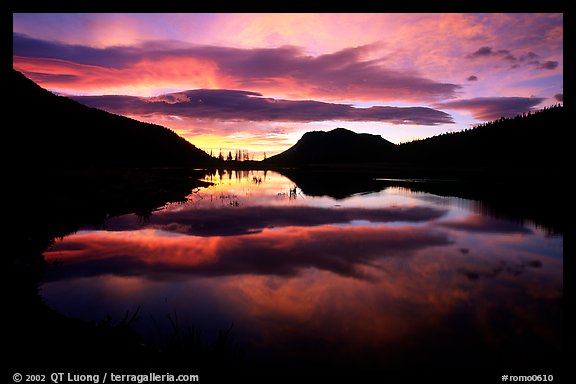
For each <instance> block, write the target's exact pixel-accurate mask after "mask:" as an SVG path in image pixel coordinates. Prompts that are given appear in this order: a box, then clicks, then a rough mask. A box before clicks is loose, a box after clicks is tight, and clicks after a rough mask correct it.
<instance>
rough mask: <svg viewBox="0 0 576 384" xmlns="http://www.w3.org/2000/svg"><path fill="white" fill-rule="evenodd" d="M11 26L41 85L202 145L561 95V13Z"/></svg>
mask: <svg viewBox="0 0 576 384" xmlns="http://www.w3.org/2000/svg"><path fill="white" fill-rule="evenodd" d="M13 32H14V35H13V66H14V68H15V69H16V70H18V71H21V72H23V73H24V74H25V75H26V76H28V77H29V78H31V79H32V80H34V81H35V82H37V83H38V84H39V85H41V86H42V87H44V88H47V89H49V90H51V91H52V92H54V93H57V94H64V95H68V96H71V97H73V98H74V99H75V100H77V101H79V102H81V103H84V104H86V105H89V106H94V107H98V108H101V109H104V110H107V111H110V112H113V113H117V114H122V115H126V116H129V117H132V118H135V119H138V120H142V121H147V122H153V123H157V124H160V125H163V126H166V127H169V128H171V129H173V130H174V131H176V132H177V133H178V134H180V135H181V136H183V137H185V138H186V139H188V140H189V141H190V142H192V143H193V144H195V145H196V146H198V147H199V148H202V149H204V150H206V151H207V152H210V150H211V149H213V150H214V151H215V152H217V151H218V150H219V149H220V148H222V149H223V150H224V151H228V150H235V149H247V150H249V151H251V152H253V153H255V154H256V158H259V157H261V156H262V154H263V153H264V152H266V153H267V154H268V155H271V154H274V153H277V152H279V151H282V150H284V149H286V148H288V147H289V146H290V145H292V144H294V143H295V142H296V141H297V140H298V139H299V138H300V137H301V135H302V134H303V133H304V132H307V131H312V130H330V129H333V128H336V127H344V128H348V129H351V130H354V131H356V132H367V133H373V134H378V135H381V136H382V137H384V138H385V139H387V140H389V141H392V142H394V143H400V142H405V141H409V140H412V139H416V138H424V137H428V136H433V135H437V134H439V133H443V132H449V131H458V130H462V129H466V128H469V127H471V126H473V125H476V124H478V123H481V122H483V121H488V120H493V119H497V118H499V117H502V116H514V115H516V114H519V113H523V112H527V111H530V110H537V109H540V108H543V107H545V106H549V105H554V104H557V103H559V102H562V100H563V15H562V14H553V13H545V14H532V13H529V14H520V13H514V14H495V13H490V14H456V13H448V14H441V13H431V14H415V13H410V14H402V13H392V14H385V13H370V14H362V13H351V14H347V13H346V14H344V13H323V14H311V13H299V14H287V13H272V14H266V13H258V14H249V13H215V14H210V13H201V14H150V13H141V14H119V13H99V14H71V13H67V14H57V13H47V14H31V13H24V14H14V15H13ZM78 129H82V127H79V128H78Z"/></svg>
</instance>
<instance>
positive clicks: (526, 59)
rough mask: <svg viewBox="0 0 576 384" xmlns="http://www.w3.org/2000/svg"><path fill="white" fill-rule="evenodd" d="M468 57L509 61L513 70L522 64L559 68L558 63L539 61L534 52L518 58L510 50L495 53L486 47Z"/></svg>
mask: <svg viewBox="0 0 576 384" xmlns="http://www.w3.org/2000/svg"><path fill="white" fill-rule="evenodd" d="M466 57H467V58H469V59H478V58H490V57H496V58H498V59H502V60H507V61H509V62H511V63H512V67H511V68H518V67H519V66H520V63H523V64H526V65H531V66H533V67H534V68H536V69H556V68H557V67H558V62H557V61H553V60H548V61H540V60H538V58H539V57H540V56H539V55H537V54H536V53H534V52H528V53H526V54H523V55H521V56H520V57H516V56H514V55H513V54H512V53H511V52H510V50H508V49H500V50H498V51H494V50H493V49H492V47H486V46H485V47H480V48H478V49H477V50H476V51H474V52H472V53H471V54H468V55H467V56H466Z"/></svg>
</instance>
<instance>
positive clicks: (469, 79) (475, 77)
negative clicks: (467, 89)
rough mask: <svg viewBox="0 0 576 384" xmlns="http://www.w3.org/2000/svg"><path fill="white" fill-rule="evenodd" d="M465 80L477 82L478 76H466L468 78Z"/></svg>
mask: <svg viewBox="0 0 576 384" xmlns="http://www.w3.org/2000/svg"><path fill="white" fill-rule="evenodd" d="M466 80H468V81H477V80H478V76H475V75H471V76H468V77H467V78H466Z"/></svg>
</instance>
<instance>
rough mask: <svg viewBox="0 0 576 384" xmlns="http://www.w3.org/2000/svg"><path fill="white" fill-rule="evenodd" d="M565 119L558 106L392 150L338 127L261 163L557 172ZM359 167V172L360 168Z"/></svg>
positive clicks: (427, 172) (307, 136) (389, 145)
mask: <svg viewBox="0 0 576 384" xmlns="http://www.w3.org/2000/svg"><path fill="white" fill-rule="evenodd" d="M566 138H567V135H566V120H565V114H564V108H563V107H562V106H561V105H557V106H554V107H549V108H545V109H543V110H541V111H538V112H535V113H529V114H524V115H519V116H516V117H514V118H506V119H504V118H503V119H499V120H496V121H492V122H489V123H485V124H482V125H480V126H477V127H475V128H470V129H467V130H465V131H460V132H454V133H446V134H442V135H438V136H434V137H430V138H427V139H423V140H417V141H412V142H409V143H403V144H399V145H395V144H393V143H391V142H389V141H387V140H385V139H383V138H382V137H381V136H378V135H369V134H357V133H354V132H351V131H348V130H346V129H343V128H338V129H335V130H332V131H329V132H309V133H306V134H304V136H302V138H301V139H300V140H299V141H298V142H297V143H296V144H295V145H294V146H292V147H291V148H289V149H288V150H286V151H284V152H282V153H280V154H278V155H276V156H272V157H270V158H268V159H267V160H265V162H266V163H268V164H270V165H278V166H284V167H285V166H302V165H326V164H331V165H341V166H347V167H350V166H354V165H356V166H359V165H364V166H366V164H367V163H370V167H378V166H381V167H388V169H394V170H400V171H402V172H404V171H412V170H425V173H422V174H421V173H418V175H420V176H421V177H423V176H427V175H428V176H431V177H432V176H436V175H439V174H440V173H438V172H437V171H440V170H456V171H464V172H468V171H470V170H481V171H492V170H507V171H510V170H516V169H522V170H524V171H529V170H530V169H539V170H541V171H546V170H547V169H553V170H554V171H558V170H560V168H561V167H563V166H564V161H565V158H566V156H565V153H566V148H567V146H566ZM360 168H362V167H360Z"/></svg>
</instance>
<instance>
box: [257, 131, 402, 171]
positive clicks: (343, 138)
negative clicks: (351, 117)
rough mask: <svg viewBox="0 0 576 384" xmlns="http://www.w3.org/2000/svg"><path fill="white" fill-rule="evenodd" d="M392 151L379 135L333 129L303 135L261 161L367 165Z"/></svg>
mask: <svg viewBox="0 0 576 384" xmlns="http://www.w3.org/2000/svg"><path fill="white" fill-rule="evenodd" d="M394 148H395V145H394V144H393V143H391V142H389V141H387V140H385V139H383V138H382V137H381V136H378V135H371V134H368V133H355V132H353V131H350V130H347V129H344V128H336V129H333V130H331V131H328V132H324V131H313V132H307V133H305V134H304V135H303V136H302V138H301V139H300V140H298V142H297V143H296V144H294V145H293V146H292V147H290V148H289V149H287V150H286V151H284V152H282V153H280V154H278V155H275V156H271V157H269V158H268V159H266V160H264V161H265V162H267V163H270V164H280V165H290V164H298V165H303V164H327V163H349V162H357V163H367V162H374V161H382V160H386V159H388V156H389V155H391V152H392V151H393V150H394Z"/></svg>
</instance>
